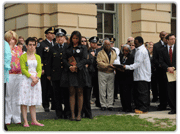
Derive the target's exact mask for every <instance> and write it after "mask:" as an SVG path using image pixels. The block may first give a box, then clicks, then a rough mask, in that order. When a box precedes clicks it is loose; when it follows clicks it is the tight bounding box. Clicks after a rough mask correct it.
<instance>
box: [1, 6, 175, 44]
mask: <svg viewBox="0 0 180 134" xmlns="http://www.w3.org/2000/svg"><path fill="white" fill-rule="evenodd" d="M4 20H5V22H4V26H5V28H4V29H5V31H8V30H14V31H16V32H17V34H18V35H21V36H23V37H24V38H25V39H26V38H27V37H29V36H31V37H32V36H36V37H37V38H40V37H41V38H45V35H44V31H45V30H46V29H47V28H48V27H51V26H54V27H56V28H64V29H65V30H66V31H67V34H68V35H70V34H71V33H72V31H74V30H78V31H80V32H81V34H82V35H83V36H86V37H88V38H89V37H91V36H99V37H100V38H104V37H115V38H116V39H117V41H116V46H119V45H121V44H123V43H126V40H127V38H128V37H129V36H133V37H136V36H142V37H143V38H144V40H145V41H153V42H157V41H158V40H159V33H160V32H161V31H166V32H167V33H171V31H172V29H171V27H172V26H171V22H172V3H165V4H163V3H152V4H150V3H145V4H143V3H142V4H141V3H138V4H135V3H127V4H125V3H123V4H122V3H113V4H112V3H111V4H107V3H102V4H99V3H98V4H96V3H74V4H71V3H67V4H65V3H5V5H4Z"/></svg>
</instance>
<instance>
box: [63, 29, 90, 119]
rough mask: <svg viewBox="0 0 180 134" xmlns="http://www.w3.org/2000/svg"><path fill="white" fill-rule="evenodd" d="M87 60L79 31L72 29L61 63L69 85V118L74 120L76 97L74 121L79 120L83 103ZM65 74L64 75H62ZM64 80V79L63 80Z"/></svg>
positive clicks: (85, 49) (85, 48)
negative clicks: (76, 99)
mask: <svg viewBox="0 0 180 134" xmlns="http://www.w3.org/2000/svg"><path fill="white" fill-rule="evenodd" d="M86 60H87V47H86V46H84V45H81V33H80V32H79V31H74V32H72V34H71V37H70V44H69V45H67V46H66V48H65V51H64V53H63V63H64V65H65V70H66V73H67V77H64V79H66V81H67V86H68V87H69V94H70V97H69V101H70V109H71V120H72V121H74V120H75V113H74V109H75V96H76V93H77V97H78V115H77V118H76V121H80V120H81V110H82V105H83V87H85V86H86V79H85V77H86V74H85V71H84V70H85V64H86ZM64 76H65V75H64ZM63 81H64V80H63Z"/></svg>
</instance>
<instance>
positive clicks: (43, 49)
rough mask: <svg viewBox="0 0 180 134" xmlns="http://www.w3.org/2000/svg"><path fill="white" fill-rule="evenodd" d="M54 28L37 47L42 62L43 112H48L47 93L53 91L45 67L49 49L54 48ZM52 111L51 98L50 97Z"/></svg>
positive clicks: (47, 62)
mask: <svg viewBox="0 0 180 134" xmlns="http://www.w3.org/2000/svg"><path fill="white" fill-rule="evenodd" d="M54 31H55V28H54V27H50V28H48V29H47V30H46V31H45V35H46V39H45V40H43V41H42V42H41V43H39V44H38V45H37V54H39V55H40V57H41V62H42V76H41V86H42V105H43V108H44V110H45V112H49V92H51V91H52V90H53V88H52V86H51V81H50V80H48V79H47V74H46V72H47V65H48V64H49V56H50V53H49V52H50V49H51V48H52V47H53V46H54V42H53V39H54ZM51 104H52V106H51V109H52V110H53V109H54V108H53V104H54V102H53V97H52V103H51Z"/></svg>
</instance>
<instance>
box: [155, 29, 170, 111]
mask: <svg viewBox="0 0 180 134" xmlns="http://www.w3.org/2000/svg"><path fill="white" fill-rule="evenodd" d="M165 35H167V34H166V32H164V31H162V32H161V33H160V34H159V37H160V38H161V40H160V41H159V42H157V43H155V44H154V46H153V63H154V66H155V68H156V71H157V77H158V78H157V79H158V85H159V99H160V105H159V106H158V109H157V110H159V111H161V110H165V109H166V107H167V87H166V86H165V84H164V83H165V82H166V79H164V78H165V75H166V74H165V72H164V71H163V69H162V66H161V65H160V63H159V54H160V50H161V49H162V48H163V47H165V45H166V44H165V42H163V38H164V37H165Z"/></svg>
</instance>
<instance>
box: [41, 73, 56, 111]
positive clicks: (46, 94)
mask: <svg viewBox="0 0 180 134" xmlns="http://www.w3.org/2000/svg"><path fill="white" fill-rule="evenodd" d="M41 86H42V106H43V108H49V98H50V92H52V91H53V87H52V85H51V82H50V81H49V80H48V79H47V75H46V74H43V75H42V76H41ZM51 104H52V107H53V105H54V100H53V97H52V102H51Z"/></svg>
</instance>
